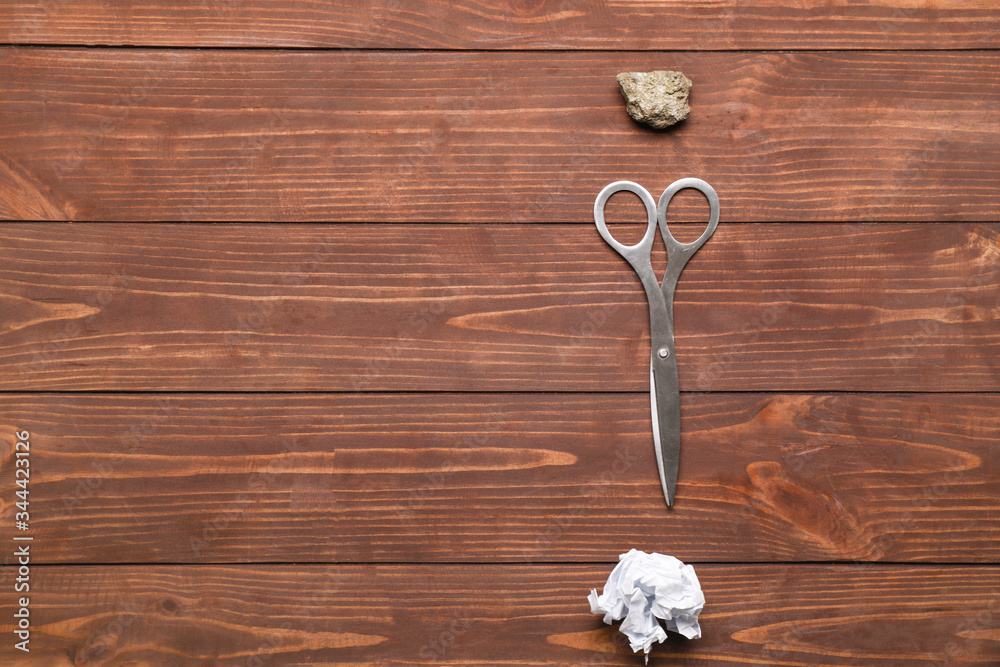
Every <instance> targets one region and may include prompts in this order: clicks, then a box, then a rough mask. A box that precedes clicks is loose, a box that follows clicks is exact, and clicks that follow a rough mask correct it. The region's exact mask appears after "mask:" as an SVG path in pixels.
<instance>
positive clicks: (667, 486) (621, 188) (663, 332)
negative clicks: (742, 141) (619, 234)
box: [594, 178, 719, 507]
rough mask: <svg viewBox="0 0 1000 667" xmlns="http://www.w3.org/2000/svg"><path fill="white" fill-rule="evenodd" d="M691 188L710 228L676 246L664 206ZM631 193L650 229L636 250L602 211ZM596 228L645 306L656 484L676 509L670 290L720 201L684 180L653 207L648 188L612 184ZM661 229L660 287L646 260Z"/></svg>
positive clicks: (677, 409) (676, 405)
mask: <svg viewBox="0 0 1000 667" xmlns="http://www.w3.org/2000/svg"><path fill="white" fill-rule="evenodd" d="M685 188H692V189H694V190H698V191H699V192H701V193H702V194H703V195H705V198H706V199H708V205H709V218H708V227H706V228H705V231H704V232H702V233H701V236H699V237H698V240H697V241H695V242H694V243H679V242H678V241H677V239H675V238H674V237H673V235H672V234H671V233H670V228H669V227H667V206H669V205H670V200H671V199H673V197H674V195H675V194H677V193H678V192H680V191H681V190H684V189H685ZM618 192H631V193H633V194H636V195H638V196H639V199H641V200H642V203H643V205H644V206H645V207H646V215H647V217H648V218H649V225H648V227H647V228H646V233H645V235H643V237H642V240H640V241H639V242H638V243H636V244H635V245H623V244H621V243H619V242H618V241H616V240H615V239H614V237H613V236H611V232H610V231H608V225H607V223H606V222H605V220H604V207H605V206H606V205H607V203H608V199H610V198H611V195H613V194H615V193H618ZM594 222H595V223H597V231H599V232H600V233H601V237H602V238H603V239H604V240H605V241H607V243H608V245H610V246H611V247H612V248H614V249H615V250H617V251H618V254H619V255H621V256H622V257H624V258H625V261H627V262H628V263H629V264H631V265H632V268H633V269H635V272H636V273H637V274H638V276H639V280H640V281H642V287H643V289H645V290H646V300H647V301H648V302H649V335H650V342H651V344H652V346H651V350H650V355H649V403H650V408H651V410H652V421H653V446H654V447H655V448H656V465H657V467H658V468H659V470H660V484H661V486H662V487H663V497H664V498H666V500H667V506H668V507H669V506H671V505H673V503H674V493H675V491H676V489H677V462H678V460H679V458H680V447H681V406H680V385H679V384H678V381H677V358H676V356H675V354H674V289H675V288H676V287H677V279H678V278H680V275H681V271H683V270H684V266H685V265H686V264H687V263H688V260H689V259H691V257H692V256H693V255H694V254H695V253H696V252H697V251H698V248H700V247H701V246H702V245H703V244H704V243H705V241H707V240H708V238H709V237H710V236H711V235H712V233H713V232H714V231H715V228H716V227H717V226H718V224H719V195H717V194H716V193H715V189H714V188H712V186H711V185H709V184H708V183H706V182H705V181H703V180H701V179H700V178H682V179H680V180H678V181H674V182H673V183H671V184H670V186H669V187H668V188H667V189H666V190H664V191H663V194H662V195H660V201H659V202H658V203H656V204H654V203H653V197H652V196H651V195H650V194H649V192H648V191H647V190H646V188H644V187H642V186H641V185H639V184H638V183H633V182H632V181H615V182H614V183H611V184H610V185H608V186H607V187H605V188H604V189H603V190H601V193H600V194H599V195H597V201H595V202H594ZM657 224H659V227H660V235H661V236H662V237H663V242H664V243H665V244H666V246H667V269H666V271H664V274H663V282H662V283H659V282H657V280H656V274H654V273H653V265H652V264H651V263H650V256H651V255H652V252H653V237H654V236H655V235H656V227H657Z"/></svg>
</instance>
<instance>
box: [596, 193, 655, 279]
mask: <svg viewBox="0 0 1000 667" xmlns="http://www.w3.org/2000/svg"><path fill="white" fill-rule="evenodd" d="M619 192H631V193H633V194H635V195H638V197H639V199H641V200H642V204H643V206H645V207H646V217H647V219H648V225H647V227H646V233H645V234H643V235H642V238H641V239H640V240H639V242H638V243H636V244H635V245H625V244H623V243H619V242H618V241H616V240H615V238H614V237H613V236H612V235H611V232H610V231H609V230H608V223H607V222H606V221H605V219H604V207H605V206H606V205H607V203H608V200H609V199H611V196H612V195H614V194H617V193H619ZM594 222H595V223H597V231H598V232H600V233H601V238H603V239H604V240H605V241H606V242H607V244H608V245H609V246H611V247H612V248H614V249H615V250H617V251H618V254H619V255H621V256H622V257H624V258H625V259H626V261H628V263H629V264H631V265H632V268H633V269H635V270H636V271H637V272H639V273H640V275H641V274H642V273H644V272H645V271H644V269H643V268H641V267H643V266H644V265H648V264H649V254H650V252H651V251H652V249H653V237H655V236H656V202H654V201H653V196H652V195H651V194H649V191H648V190H646V188H644V187H642V186H641V185H639V184H638V183H633V182H632V181H615V182H614V183H610V184H609V185H607V186H605V187H604V189H603V190H601V192H600V194H598V195H597V200H596V201H595V202H594Z"/></svg>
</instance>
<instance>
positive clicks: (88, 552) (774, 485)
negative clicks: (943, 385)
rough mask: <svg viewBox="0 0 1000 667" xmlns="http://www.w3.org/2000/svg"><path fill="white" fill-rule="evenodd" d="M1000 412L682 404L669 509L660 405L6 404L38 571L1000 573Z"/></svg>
mask: <svg viewBox="0 0 1000 667" xmlns="http://www.w3.org/2000/svg"><path fill="white" fill-rule="evenodd" d="M998 409H1000V396H998V395H968V394H932V395H927V394H901V395H886V394H877V395H852V394H833V395H810V394H765V395H760V394H721V393H715V394H694V395H685V396H684V397H683V401H682V427H683V428H682V431H683V433H682V441H683V445H682V454H681V464H680V471H681V475H680V480H679V484H678V489H677V503H676V505H675V507H673V508H672V509H671V510H669V511H668V510H667V508H666V507H665V506H664V504H663V498H662V496H661V495H660V493H659V492H658V491H659V478H658V476H657V471H656V464H655V459H654V456H653V446H652V438H651V436H650V422H649V399H648V396H647V395H646V394H570V395H566V394H553V395H549V394H520V395H518V394H437V393H435V394H391V395H386V394H374V395H364V394H347V395H330V394H326V395H302V394H295V395H274V394H270V395H212V394H194V395H177V394H171V395H145V396H144V395H135V394H124V395H121V394H102V395H98V396H87V395H83V396H76V395H37V394H36V395H9V394H8V395H3V396H0V414H2V415H4V416H5V420H7V422H8V423H11V424H16V428H18V429H26V430H28V431H29V432H30V433H31V447H32V466H33V469H34V470H35V471H36V472H35V473H34V475H33V476H32V481H31V489H32V491H31V500H32V505H31V507H32V508H33V515H34V516H35V517H36V518H35V519H34V520H33V521H32V526H33V531H34V535H35V539H36V542H37V544H38V552H37V555H36V561H37V562H39V563H146V562H173V563H181V562H239V561H241V560H242V559H244V558H247V557H252V559H253V560H254V561H255V562H269V561H286V560H291V561H299V562H302V561H320V562H365V561H392V562H401V561H418V562H425V561H453V562H454V561H483V562H498V561H505V562H542V561H598V562H599V561H604V560H606V559H607V558H608V554H611V555H612V556H615V555H617V554H618V553H621V552H624V551H628V549H629V548H633V547H634V548H640V549H645V550H647V551H653V550H658V551H664V552H668V553H670V554H672V555H675V556H677V557H678V558H681V559H682V560H685V561H695V562H701V561H774V560H777V561H799V560H861V561H869V560H885V561H938V562H996V561H997V560H998V559H1000V512H998V511H997V510H998V508H997V498H998V497H1000V463H998V461H1000V423H998V421H997V420H996V418H995V415H996V414H997V410H998ZM8 432H9V431H8ZM4 437H5V438H7V437H8V436H4ZM11 449H12V446H11ZM11 459H12V457H10V458H8V459H7V460H6V461H5V462H4V465H3V468H2V471H3V473H4V476H3V480H4V485H3V487H2V494H0V497H3V498H12V497H13V495H14V490H15V487H14V486H13V481H12V480H13V462H12V460H11ZM13 512H14V508H13V507H12V506H11V505H10V504H8V505H7V506H5V507H4V512H3V513H2V515H0V528H2V530H0V539H2V540H3V541H4V542H9V541H10V535H11V529H12V526H13V519H14V516H13ZM98 536H108V538H107V539H104V538H100V537H98ZM42 576H44V574H43V575H42ZM998 584H1000V582H998Z"/></svg>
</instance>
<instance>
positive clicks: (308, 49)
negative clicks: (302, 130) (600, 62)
mask: <svg viewBox="0 0 1000 667" xmlns="http://www.w3.org/2000/svg"><path fill="white" fill-rule="evenodd" d="M0 47H3V48H22V49H87V50H94V51H97V50H108V51H112V50H114V51H242V52H261V53H267V52H289V53H462V54H467V53H489V54H497V53H546V54H551V53H635V54H653V53H660V54H665V53H991V52H996V51H1000V46H987V47H975V48H973V47H932V48H908V49H907V48H903V49H892V48H871V47H866V48H857V47H844V48H819V49H810V48H791V49H782V48H770V49H764V48H748V49H737V48H733V49H614V48H582V49H578V48H571V47H566V48H497V49H484V48H478V49H463V48H453V49H448V48H414V47H389V46H386V47H340V46H291V45H289V46H260V45H245V46H218V45H216V46H191V45H163V44H149V45H141V44H85V43H45V42H0Z"/></svg>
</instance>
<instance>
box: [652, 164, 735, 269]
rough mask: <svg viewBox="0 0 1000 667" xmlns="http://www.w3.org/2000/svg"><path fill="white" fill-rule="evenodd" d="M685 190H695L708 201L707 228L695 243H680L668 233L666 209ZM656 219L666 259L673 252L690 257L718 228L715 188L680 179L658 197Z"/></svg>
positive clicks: (701, 182)
mask: <svg viewBox="0 0 1000 667" xmlns="http://www.w3.org/2000/svg"><path fill="white" fill-rule="evenodd" d="M687 188H691V189H692V190H697V191H698V192H700V193H702V194H703V195H705V199H707V200H708V210H709V213H708V227H706V228H705V231H703V232H702V233H701V236H699V237H698V238H697V239H696V240H695V241H693V242H691V243H681V242H679V241H678V240H677V239H675V238H674V235H673V234H671V233H670V227H668V226H667V207H668V206H670V200H671V199H673V198H674V195H675V194H677V193H678V192H680V191H681V190H685V189H687ZM656 217H657V218H658V219H659V221H660V234H661V235H662V236H663V242H664V243H666V245H667V253H668V254H667V257H668V258H669V257H670V256H671V255H673V254H674V253H675V252H679V253H682V254H683V255H686V256H687V257H690V256H691V255H693V254H694V253H695V252H696V251H697V250H698V248H700V247H701V246H702V245H704V244H705V241H707V240H708V239H709V237H710V236H712V234H713V233H714V232H715V228H716V227H718V226H719V195H718V194H717V193H716V192H715V188H713V187H712V186H711V185H709V184H708V183H706V182H705V181H703V180H701V179H700V178H681V179H679V180H676V181H674V182H673V183H671V184H670V185H669V186H668V187H667V189H666V190H664V191H663V194H662V195H660V201H659V202H658V203H657V205H656Z"/></svg>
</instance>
